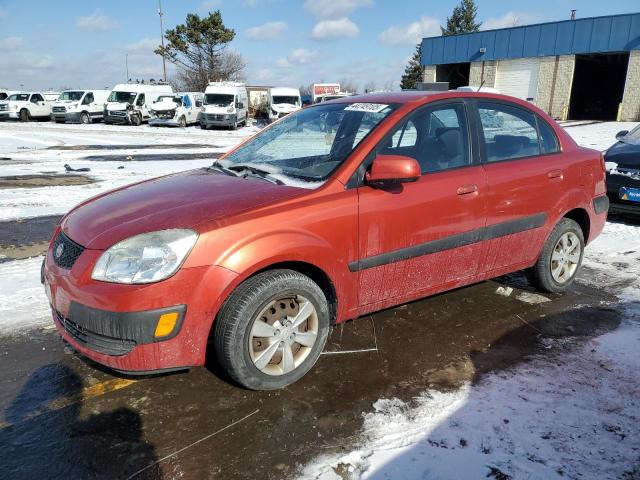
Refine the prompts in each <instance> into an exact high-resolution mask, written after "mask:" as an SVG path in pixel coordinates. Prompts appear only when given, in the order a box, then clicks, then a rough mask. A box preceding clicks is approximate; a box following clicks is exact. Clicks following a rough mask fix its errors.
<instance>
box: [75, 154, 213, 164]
mask: <svg viewBox="0 0 640 480" xmlns="http://www.w3.org/2000/svg"><path fill="white" fill-rule="evenodd" d="M221 156H222V153H213V152H212V153H143V154H127V155H88V156H86V157H83V160H90V161H92V162H153V161H164V160H214V159H216V158H220V157H221Z"/></svg>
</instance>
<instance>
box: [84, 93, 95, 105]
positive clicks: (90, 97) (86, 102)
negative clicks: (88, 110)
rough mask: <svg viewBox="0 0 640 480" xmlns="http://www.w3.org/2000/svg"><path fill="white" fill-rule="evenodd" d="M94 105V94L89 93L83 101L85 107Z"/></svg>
mask: <svg viewBox="0 0 640 480" xmlns="http://www.w3.org/2000/svg"><path fill="white" fill-rule="evenodd" d="M92 103H93V93H87V94H86V95H85V96H84V100H82V104H83V105H90V104H92Z"/></svg>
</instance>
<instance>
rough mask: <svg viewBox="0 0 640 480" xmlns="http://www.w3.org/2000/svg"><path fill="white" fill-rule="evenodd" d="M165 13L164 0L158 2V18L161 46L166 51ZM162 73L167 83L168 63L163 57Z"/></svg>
mask: <svg viewBox="0 0 640 480" xmlns="http://www.w3.org/2000/svg"><path fill="white" fill-rule="evenodd" d="M163 15H164V12H163V11H162V0H158V16H159V17H160V45H162V48H163V49H164V26H163V24H162V16H163ZM162 72H163V73H164V81H165V83H166V82H167V62H166V60H165V58H164V55H162Z"/></svg>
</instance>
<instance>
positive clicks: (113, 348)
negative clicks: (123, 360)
mask: <svg viewBox="0 0 640 480" xmlns="http://www.w3.org/2000/svg"><path fill="white" fill-rule="evenodd" d="M56 317H57V319H58V322H60V325H62V327H63V328H64V329H65V331H66V332H67V333H68V334H69V335H71V336H72V337H73V339H74V340H75V341H77V342H78V343H80V344H82V345H84V346H86V347H87V348H90V349H91V350H94V351H96V352H99V353H104V354H105V355H113V356H119V355H126V354H127V353H129V352H130V351H131V350H133V348H134V347H135V346H136V342H134V341H133V340H125V339H123V338H114V337H109V336H107V335H102V334H100V333H96V332H92V331H90V330H87V329H86V328H85V327H83V326H82V325H78V324H77V323H75V322H73V321H71V320H69V319H68V318H65V317H64V315H62V314H61V313H60V312H58V311H57V310H56Z"/></svg>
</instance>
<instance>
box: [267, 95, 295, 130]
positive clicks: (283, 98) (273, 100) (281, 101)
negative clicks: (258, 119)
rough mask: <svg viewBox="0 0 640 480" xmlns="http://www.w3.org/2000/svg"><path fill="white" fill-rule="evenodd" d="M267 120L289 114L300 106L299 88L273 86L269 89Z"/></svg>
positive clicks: (273, 119)
mask: <svg viewBox="0 0 640 480" xmlns="http://www.w3.org/2000/svg"><path fill="white" fill-rule="evenodd" d="M268 98H269V110H268V111H269V121H270V122H274V121H276V120H277V119H279V118H282V117H284V116H286V115H289V114H290V113H292V112H295V111H297V110H300V109H301V108H302V100H300V90H298V89H297V88H284V87H273V88H270V89H269V97H268Z"/></svg>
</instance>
